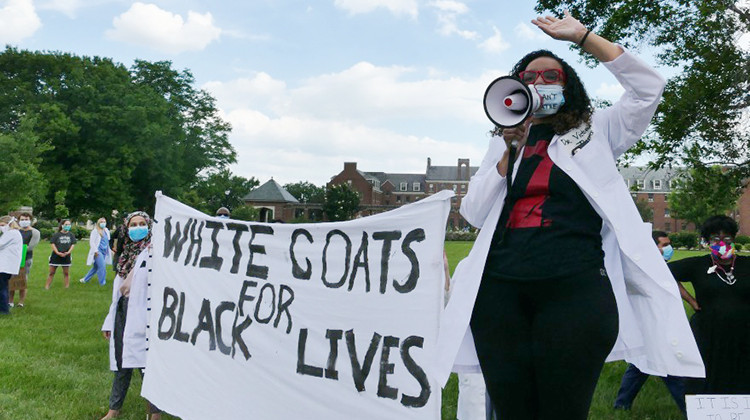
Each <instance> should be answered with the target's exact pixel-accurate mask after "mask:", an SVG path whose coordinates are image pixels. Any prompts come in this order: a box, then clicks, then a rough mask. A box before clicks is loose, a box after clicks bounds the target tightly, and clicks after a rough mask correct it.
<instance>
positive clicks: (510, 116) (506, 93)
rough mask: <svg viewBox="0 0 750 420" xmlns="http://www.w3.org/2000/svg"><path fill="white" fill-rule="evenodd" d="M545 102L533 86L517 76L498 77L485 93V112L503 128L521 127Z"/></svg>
mask: <svg viewBox="0 0 750 420" xmlns="http://www.w3.org/2000/svg"><path fill="white" fill-rule="evenodd" d="M543 102H544V99H543V98H542V96H541V95H540V94H539V92H537V90H536V88H535V87H534V86H533V85H532V86H528V85H526V83H524V82H523V81H521V79H519V78H518V77H516V76H502V77H498V78H497V79H495V80H494V81H493V82H492V83H490V85H489V86H488V87H487V91H486V92H484V112H485V113H486V114H487V116H488V117H489V118H490V120H491V121H492V122H493V123H495V125H496V126H498V127H501V128H511V127H516V126H518V125H521V123H523V122H524V121H526V119H527V118H528V117H529V115H531V114H533V113H534V112H536V111H537V110H539V108H540V107H541V106H542V104H543Z"/></svg>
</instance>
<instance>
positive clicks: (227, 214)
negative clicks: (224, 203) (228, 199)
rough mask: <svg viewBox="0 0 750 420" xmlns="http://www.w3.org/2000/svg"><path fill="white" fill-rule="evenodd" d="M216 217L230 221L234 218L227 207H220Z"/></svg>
mask: <svg viewBox="0 0 750 420" xmlns="http://www.w3.org/2000/svg"><path fill="white" fill-rule="evenodd" d="M216 217H221V218H222V219H229V218H230V217H232V213H230V212H229V209H228V208H226V207H219V209H218V210H216Z"/></svg>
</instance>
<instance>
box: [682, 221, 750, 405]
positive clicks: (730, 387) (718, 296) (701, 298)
mask: <svg viewBox="0 0 750 420" xmlns="http://www.w3.org/2000/svg"><path fill="white" fill-rule="evenodd" d="M737 230H738V227H737V222H735V221H734V220H733V219H732V218H730V217H727V216H723V215H721V216H712V217H709V218H708V219H707V220H706V221H705V222H704V223H703V226H702V227H701V237H702V238H703V240H704V241H706V242H707V243H708V246H709V249H710V251H711V252H710V253H709V254H708V255H701V256H697V257H691V258H685V259H682V260H679V261H674V262H671V263H669V269H670V270H672V274H674V278H675V279H677V280H678V281H680V282H690V283H691V284H692V285H693V289H694V290H695V296H693V295H691V294H690V293H688V292H687V291H685V294H684V295H683V298H684V299H685V301H686V302H687V303H689V304H690V306H692V307H693V309H695V313H694V314H693V316H692V317H691V318H690V326H691V327H692V329H693V334H695V339H696V341H697V342H698V348H699V349H700V352H701V356H702V357H703V362H704V363H705V364H706V378H705V379H699V378H688V379H687V381H686V384H685V392H686V393H687V394H750V356H749V355H748V350H750V257H747V256H740V255H737V252H736V250H735V245H734V238H735V236H736V235H737Z"/></svg>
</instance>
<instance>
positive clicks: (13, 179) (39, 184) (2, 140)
mask: <svg viewBox="0 0 750 420" xmlns="http://www.w3.org/2000/svg"><path fill="white" fill-rule="evenodd" d="M33 126H34V121H32V120H30V119H29V118H22V119H21V121H19V125H18V128H17V129H16V130H14V131H12V132H9V133H3V132H0V151H2V153H0V174H2V179H3V186H4V188H3V193H2V194H0V214H8V212H10V211H12V210H15V209H17V208H18V207H20V206H24V205H28V204H30V203H38V202H41V201H42V200H43V198H44V195H45V194H46V191H47V181H46V179H45V178H44V175H43V174H42V173H41V172H40V171H39V163H40V162H41V157H40V156H41V154H42V153H43V152H45V151H47V150H48V149H49V146H48V145H47V143H45V142H42V141H40V140H39V137H37V136H36V135H35V134H34V132H33Z"/></svg>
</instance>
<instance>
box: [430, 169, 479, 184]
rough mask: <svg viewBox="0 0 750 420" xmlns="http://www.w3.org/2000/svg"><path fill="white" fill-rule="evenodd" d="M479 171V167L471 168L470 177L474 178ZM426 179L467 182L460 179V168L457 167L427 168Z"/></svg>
mask: <svg viewBox="0 0 750 420" xmlns="http://www.w3.org/2000/svg"><path fill="white" fill-rule="evenodd" d="M478 170H479V167H478V166H470V167H469V172H470V174H469V176H470V177H471V176H474V174H475V173H477V171H478ZM425 179H426V180H427V181H466V180H464V179H460V178H459V176H458V168H457V167H456V166H430V167H429V168H427V174H426V175H425Z"/></svg>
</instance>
